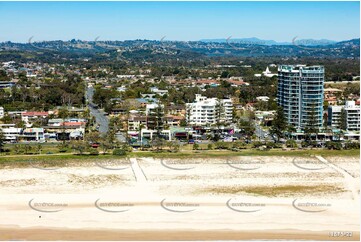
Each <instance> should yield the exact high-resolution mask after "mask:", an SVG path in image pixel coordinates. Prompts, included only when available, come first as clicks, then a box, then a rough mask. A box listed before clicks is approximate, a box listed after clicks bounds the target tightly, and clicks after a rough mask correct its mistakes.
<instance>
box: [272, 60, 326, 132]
mask: <svg viewBox="0 0 361 242" xmlns="http://www.w3.org/2000/svg"><path fill="white" fill-rule="evenodd" d="M324 74H325V71H324V67H323V66H304V65H296V66H294V65H279V66H278V90H277V103H278V105H279V106H281V107H283V109H284V113H285V117H286V119H287V121H288V123H289V124H291V125H293V126H294V127H296V128H301V129H302V128H304V127H305V126H306V125H307V124H308V123H309V120H310V118H311V116H312V115H314V116H315V117H314V119H313V121H314V122H316V123H315V124H313V125H316V124H317V126H319V127H322V122H323V84H324ZM311 120H312V118H311Z"/></svg>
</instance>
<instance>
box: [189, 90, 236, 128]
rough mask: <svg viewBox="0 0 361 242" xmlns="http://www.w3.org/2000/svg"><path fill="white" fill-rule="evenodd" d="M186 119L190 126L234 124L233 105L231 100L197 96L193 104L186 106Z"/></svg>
mask: <svg viewBox="0 0 361 242" xmlns="http://www.w3.org/2000/svg"><path fill="white" fill-rule="evenodd" d="M186 109H187V112H186V118H187V122H188V123H189V124H195V125H211V124H216V123H217V122H224V123H230V122H232V113H233V104H232V100H231V99H217V98H207V97H204V96H202V95H201V94H196V100H195V102H193V103H187V104H186Z"/></svg>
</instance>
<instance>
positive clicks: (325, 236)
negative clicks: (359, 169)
mask: <svg viewBox="0 0 361 242" xmlns="http://www.w3.org/2000/svg"><path fill="white" fill-rule="evenodd" d="M0 239H2V240H12V239H17V240H37V241H39V240H40V241H41V240H68V241H69V240H81V241H91V240H115V241H132V240H136V241H145V240H152V241H154V240H156V241H170V240H181V241H185V240H286V241H287V240H318V241H359V240H360V233H358V232H357V233H354V234H353V236H352V237H330V236H329V232H328V231H321V232H313V231H297V230H273V231H267V230H263V231H262V230H261V231H256V230H254V231H252V230H249V231H232V230H211V231H207V230H205V231H200V230H198V231H194V230H156V229H155V230H151V231H149V230H121V229H119V230H87V229H81V230H75V229H53V228H47V229H41V228H40V229H39V228H29V229H28V228H27V229H19V228H4V229H2V228H0Z"/></svg>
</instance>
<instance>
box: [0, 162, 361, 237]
mask: <svg viewBox="0 0 361 242" xmlns="http://www.w3.org/2000/svg"><path fill="white" fill-rule="evenodd" d="M238 159H239V160H238V161H246V162H249V163H250V164H246V165H245V164H244V163H242V164H235V166H236V167H241V168H242V169H243V168H252V169H253V168H255V167H257V169H255V170H239V169H236V168H234V167H231V166H229V165H227V164H226V163H227V162H226V161H224V160H222V159H209V160H204V159H201V160H181V161H179V160H178V161H175V163H176V162H183V163H185V164H174V163H172V161H170V160H168V161H166V162H168V163H166V164H167V165H169V166H172V167H176V168H186V169H188V170H172V169H169V168H167V167H165V166H163V165H162V164H161V162H160V160H154V159H152V158H142V159H136V160H132V162H133V165H132V166H129V167H128V168H127V169H124V170H106V169H103V168H100V167H98V166H95V165H89V164H87V165H84V166H72V167H64V168H61V169H58V170H39V169H36V168H33V167H31V168H16V169H10V168H6V169H0V191H1V193H0V240H22V239H27V240H251V239H284V240H359V225H360V223H359V211H360V210H359V209H360V207H359V202H358V201H359V194H360V193H359V182H358V178H359V173H358V170H359V169H358V168H359V163H357V162H356V160H355V159H350V160H348V159H349V158H339V157H338V158H331V159H327V160H329V161H330V162H332V164H333V165H326V166H325V167H322V165H325V164H323V163H322V162H319V161H318V160H317V159H315V158H310V159H304V158H297V159H296V162H297V164H301V166H302V167H306V168H309V167H310V168H322V169H319V170H305V169H301V168H299V167H297V166H295V165H294V164H293V163H292V162H293V161H294V159H293V158H291V157H259V160H258V161H256V160H257V159H258V158H257V157H240V158H238ZM260 160H261V163H260V162H259V161H260ZM252 162H255V163H254V164H252ZM194 163H197V164H194ZM339 164H341V165H342V166H338V165H339ZM334 165H336V166H337V167H340V168H342V169H343V170H346V171H348V170H350V171H351V172H349V174H352V175H353V176H354V177H353V176H346V177H345V174H346V173H342V172H341V170H339V169H335V167H334ZM337 167H336V168H337ZM189 168H191V169H189ZM346 175H347V174H346ZM136 178H137V179H136ZM353 178H355V179H353ZM287 185H294V186H298V185H309V186H331V187H333V186H335V187H341V188H342V189H343V191H337V192H332V191H328V192H324V193H322V192H317V193H306V194H305V193H302V192H295V193H294V194H288V193H284V194H273V195H272V196H266V195H257V194H250V193H245V192H242V188H247V187H250V186H261V187H262V186H265V187H270V188H269V189H270V190H272V186H287ZM219 187H223V188H224V189H225V190H224V191H225V192H226V193H218V192H215V191H216V190H214V189H217V188H219ZM210 188H212V189H213V190H212V189H211V190H209V189H210ZM228 188H237V189H238V188H240V190H239V192H233V193H227V191H228V190H227V189H228ZM237 189H236V190H235V191H238V190H237ZM210 191H211V192H210ZM231 191H234V190H231ZM355 196H356V197H355ZM31 199H33V200H32V202H31V203H30V205H31V206H34V205H35V203H43V202H46V203H64V204H66V205H67V206H65V207H59V206H58V207H46V206H45V207H37V208H40V210H41V209H42V211H44V210H45V211H49V210H50V211H54V210H57V209H59V210H60V211H58V212H50V213H49V212H40V211H36V210H34V209H31V208H30V206H29V201H30V200H31ZM98 199H99V200H98ZM229 199H232V200H231V201H232V202H237V203H239V202H243V203H245V202H246V203H256V204H262V205H263V206H262V207H259V206H258V207H257V206H251V207H236V206H235V207H231V208H229V207H227V205H226V203H227V201H228V200H229ZM295 199H297V202H303V203H307V202H312V203H314V202H317V203H322V204H328V205H329V206H328V207H316V210H317V211H316V210H315V211H316V212H309V211H308V212H307V211H306V212H305V211H301V210H298V209H296V208H295V207H294V206H292V203H293V202H294V201H295ZM96 200H98V201H99V203H101V202H104V203H109V202H118V203H127V204H128V205H126V206H125V205H122V206H118V207H110V208H109V207H102V208H105V209H110V210H112V211H117V212H116V213H114V212H109V211H108V212H107V211H103V210H100V209H98V208H97V207H96V206H95V201H96ZM161 201H164V204H167V203H172V202H186V203H191V204H193V206H192V207H187V206H183V205H178V206H175V207H174V206H173V207H172V206H168V205H167V206H166V208H164V207H162V206H161ZM167 208H168V209H173V210H177V211H183V212H182V213H179V212H174V211H173V212H172V211H169V210H167ZM232 208H235V209H236V210H232ZM302 208H303V209H304V207H302ZM237 209H241V210H242V211H241V212H240V211H237ZM307 209H308V210H309V208H307V207H306V210H307ZM120 210H122V211H120ZM123 210H124V211H123ZM321 210H322V211H321ZM119 211H120V212H119ZM184 211H185V212H184ZM245 211H248V212H245ZM250 211H251V212H250ZM311 211H314V210H312V209H311ZM40 216H41V217H40ZM332 231H334V232H337V231H340V232H353V236H352V237H344V236H342V237H330V236H329V232H332Z"/></svg>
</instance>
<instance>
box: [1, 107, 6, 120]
mask: <svg viewBox="0 0 361 242" xmlns="http://www.w3.org/2000/svg"><path fill="white" fill-rule="evenodd" d="M4 114H5V113H4V108H3V107H0V118H3V117H4Z"/></svg>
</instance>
